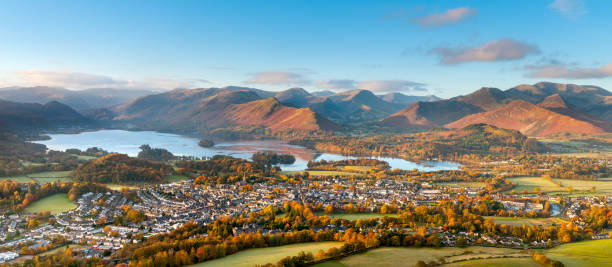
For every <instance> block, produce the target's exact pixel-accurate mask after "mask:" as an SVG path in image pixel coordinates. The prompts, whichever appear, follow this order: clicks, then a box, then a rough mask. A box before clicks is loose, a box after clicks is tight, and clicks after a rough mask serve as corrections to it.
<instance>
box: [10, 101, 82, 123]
mask: <svg viewBox="0 0 612 267" xmlns="http://www.w3.org/2000/svg"><path fill="white" fill-rule="evenodd" d="M89 123H91V121H90V120H88V119H86V118H85V117H83V116H82V115H81V114H79V113H78V112H76V111H75V110H74V109H72V108H70V107H68V106H66V105H64V104H61V103H59V102H56V101H52V102H49V103H47V104H44V105H41V104H32V103H27V104H24V103H17V102H10V101H4V100H0V125H2V126H1V127H0V128H4V129H6V130H10V131H24V130H41V129H48V128H57V127H68V126H77V125H86V124H89Z"/></svg>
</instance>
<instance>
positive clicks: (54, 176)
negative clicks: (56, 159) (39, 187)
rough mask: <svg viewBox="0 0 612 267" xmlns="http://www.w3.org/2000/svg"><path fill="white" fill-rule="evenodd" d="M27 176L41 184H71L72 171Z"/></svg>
mask: <svg viewBox="0 0 612 267" xmlns="http://www.w3.org/2000/svg"><path fill="white" fill-rule="evenodd" d="M27 176H29V177H31V178H32V179H34V180H35V181H36V182H37V183H39V184H48V183H51V182H70V181H72V179H70V171H56V172H39V173H33V174H28V175H27Z"/></svg>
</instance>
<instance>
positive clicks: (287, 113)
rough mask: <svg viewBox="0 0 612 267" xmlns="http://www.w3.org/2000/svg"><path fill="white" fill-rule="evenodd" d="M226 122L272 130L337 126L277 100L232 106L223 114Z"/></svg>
mask: <svg viewBox="0 0 612 267" xmlns="http://www.w3.org/2000/svg"><path fill="white" fill-rule="evenodd" d="M224 116H225V118H226V119H227V120H228V121H232V122H234V123H236V124H242V125H244V124H246V125H264V126H268V127H270V129H272V130H283V129H299V130H326V131H330V130H337V129H339V126H338V125H337V124H335V123H333V122H331V121H329V120H328V119H325V118H323V117H322V116H320V115H318V114H317V113H315V112H314V111H312V110H311V109H309V108H293V107H287V106H284V105H283V104H281V103H280V102H279V101H278V100H277V99H275V98H273V97H271V98H268V99H262V100H256V101H253V102H248V103H244V104H238V105H233V106H231V107H229V108H228V110H227V112H226V113H225V114H224Z"/></svg>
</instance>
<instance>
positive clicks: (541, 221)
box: [483, 216, 567, 226]
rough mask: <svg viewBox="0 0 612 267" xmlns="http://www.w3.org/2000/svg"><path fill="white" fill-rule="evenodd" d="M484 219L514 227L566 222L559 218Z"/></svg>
mask: <svg viewBox="0 0 612 267" xmlns="http://www.w3.org/2000/svg"><path fill="white" fill-rule="evenodd" d="M483 217H484V218H485V219H489V218H490V219H493V222H495V223H496V224H507V225H514V226H521V225H524V224H525V225H528V226H531V225H542V226H549V225H552V224H560V223H564V222H567V221H565V220H563V219H559V218H513V217H498V216H483Z"/></svg>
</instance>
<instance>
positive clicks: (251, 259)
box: [191, 242, 342, 267]
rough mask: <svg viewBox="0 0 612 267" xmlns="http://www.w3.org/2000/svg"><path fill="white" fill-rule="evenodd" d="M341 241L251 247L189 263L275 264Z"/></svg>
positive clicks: (211, 266)
mask: <svg viewBox="0 0 612 267" xmlns="http://www.w3.org/2000/svg"><path fill="white" fill-rule="evenodd" d="M340 246H342V242H312V243H300V244H292V245H285V246H278V247H269V248H253V249H248V250H245V251H241V252H238V253H236V254H232V255H229V256H226V257H223V258H220V259H215V260H211V261H205V262H201V263H198V264H194V265H191V266H192V267H223V266H233V267H252V266H255V265H264V264H266V263H272V264H276V263H277V262H278V261H280V260H281V259H282V258H284V257H287V256H296V255H297V254H298V253H300V252H301V251H304V252H311V253H312V254H313V255H315V254H316V253H317V251H319V250H320V249H322V250H324V251H327V250H328V249H330V248H332V247H340Z"/></svg>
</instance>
